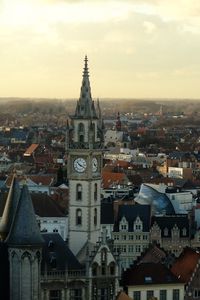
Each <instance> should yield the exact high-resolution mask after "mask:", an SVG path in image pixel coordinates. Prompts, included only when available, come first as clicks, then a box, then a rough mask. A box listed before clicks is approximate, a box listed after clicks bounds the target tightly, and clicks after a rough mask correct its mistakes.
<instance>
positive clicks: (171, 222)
mask: <svg viewBox="0 0 200 300" xmlns="http://www.w3.org/2000/svg"><path fill="white" fill-rule="evenodd" d="M154 223H157V224H158V226H159V227H160V229H161V236H162V237H166V238H169V237H171V230H172V229H173V227H174V226H175V225H177V227H178V228H179V230H180V237H189V235H190V232H189V219H188V216H187V215H172V216H160V217H159V216H154V217H152V225H153V224H154ZM165 228H167V229H168V235H167V236H166V235H165V234H164V230H165ZM184 228H185V229H186V235H183V229H184Z"/></svg>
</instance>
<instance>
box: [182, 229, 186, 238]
mask: <svg viewBox="0 0 200 300" xmlns="http://www.w3.org/2000/svg"><path fill="white" fill-rule="evenodd" d="M186 234H187V230H186V228H185V227H184V228H183V229H182V235H183V236H186Z"/></svg>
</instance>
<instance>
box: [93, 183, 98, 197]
mask: <svg viewBox="0 0 200 300" xmlns="http://www.w3.org/2000/svg"><path fill="white" fill-rule="evenodd" d="M97 191H98V187H97V183H95V184H94V201H97V198H98V197H97V195H98V194H97Z"/></svg>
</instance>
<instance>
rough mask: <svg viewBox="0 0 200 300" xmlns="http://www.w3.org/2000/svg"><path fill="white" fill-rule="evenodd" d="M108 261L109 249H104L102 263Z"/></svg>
mask: <svg viewBox="0 0 200 300" xmlns="http://www.w3.org/2000/svg"><path fill="white" fill-rule="evenodd" d="M106 259H107V249H105V248H103V249H102V250H101V262H102V263H103V262H106Z"/></svg>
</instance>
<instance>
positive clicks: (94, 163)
mask: <svg viewBox="0 0 200 300" xmlns="http://www.w3.org/2000/svg"><path fill="white" fill-rule="evenodd" d="M97 169H98V161H97V159H96V157H94V158H93V159H92V171H93V172H96V171H97Z"/></svg>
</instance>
